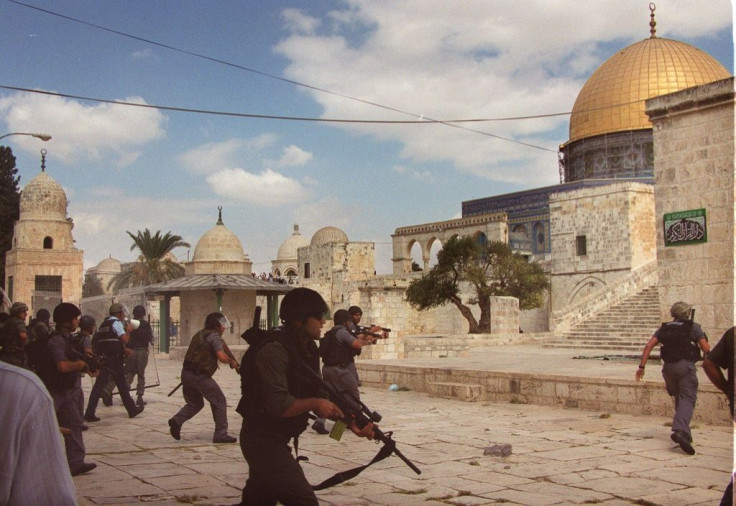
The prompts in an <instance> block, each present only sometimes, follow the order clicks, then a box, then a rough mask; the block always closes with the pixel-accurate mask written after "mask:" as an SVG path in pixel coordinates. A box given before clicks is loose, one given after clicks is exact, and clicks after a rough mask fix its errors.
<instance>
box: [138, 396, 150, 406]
mask: <svg viewBox="0 0 736 506" xmlns="http://www.w3.org/2000/svg"><path fill="white" fill-rule="evenodd" d="M146 404H148V403H147V402H146V401H144V400H143V396H141V395H139V396H138V399H137V400H136V401H135V405H136V406H145V405H146Z"/></svg>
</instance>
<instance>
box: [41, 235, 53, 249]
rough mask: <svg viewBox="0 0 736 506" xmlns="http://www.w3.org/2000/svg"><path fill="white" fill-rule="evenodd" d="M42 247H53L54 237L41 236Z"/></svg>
mask: <svg viewBox="0 0 736 506" xmlns="http://www.w3.org/2000/svg"><path fill="white" fill-rule="evenodd" d="M43 249H54V238H53V237H51V236H49V235H47V236H46V237H44V238H43Z"/></svg>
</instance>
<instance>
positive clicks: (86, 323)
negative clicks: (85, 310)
mask: <svg viewBox="0 0 736 506" xmlns="http://www.w3.org/2000/svg"><path fill="white" fill-rule="evenodd" d="M95 325H97V322H96V321H95V319H94V318H92V317H91V316H90V315H88V314H86V315H84V316H82V317H81V318H80V319H79V328H80V329H82V330H89V331H92V330H94V329H95Z"/></svg>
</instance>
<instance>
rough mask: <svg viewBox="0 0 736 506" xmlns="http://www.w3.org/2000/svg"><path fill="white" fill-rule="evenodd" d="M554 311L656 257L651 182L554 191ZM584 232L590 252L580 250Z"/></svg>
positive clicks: (552, 229)
mask: <svg viewBox="0 0 736 506" xmlns="http://www.w3.org/2000/svg"><path fill="white" fill-rule="evenodd" d="M550 233H551V240H552V255H551V258H552V261H550V262H549V272H550V275H551V285H552V288H551V295H550V309H551V311H553V312H554V311H562V310H564V309H565V308H567V307H569V306H571V305H574V304H576V303H577V302H578V301H580V300H584V299H585V298H586V297H590V296H593V295H595V294H596V293H599V292H601V291H605V289H606V287H607V286H608V285H610V284H611V283H614V282H616V281H618V280H621V279H623V278H625V277H627V276H629V275H630V273H631V272H632V271H634V270H636V269H638V268H640V267H642V266H644V265H646V264H647V263H649V262H652V261H654V260H655V258H656V248H655V243H654V193H653V188H652V186H651V185H647V184H643V183H632V182H621V183H612V184H609V185H606V186H601V187H594V188H583V189H579V190H573V191H566V192H560V193H555V194H552V195H550ZM578 236H584V237H585V242H586V249H587V251H586V254H585V255H578V251H577V239H576V238H577V237H578Z"/></svg>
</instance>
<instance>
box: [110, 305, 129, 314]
mask: <svg viewBox="0 0 736 506" xmlns="http://www.w3.org/2000/svg"><path fill="white" fill-rule="evenodd" d="M124 312H125V306H123V305H122V304H120V303H119V302H116V303H115V304H112V305H111V306H110V310H109V311H108V314H111V315H116V314H118V313H124Z"/></svg>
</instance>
